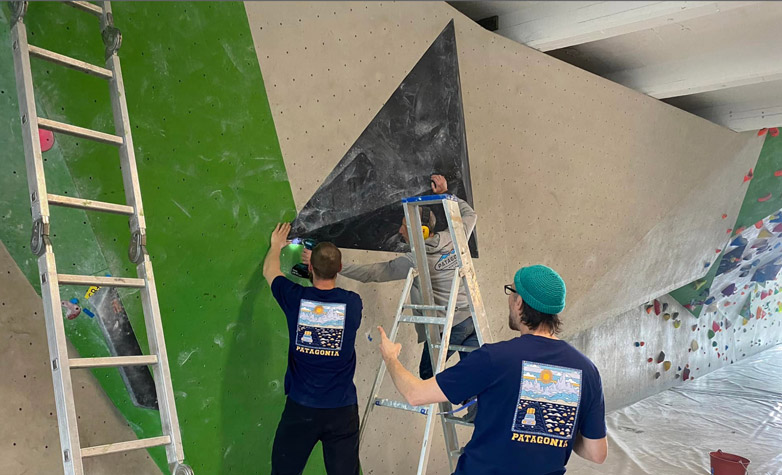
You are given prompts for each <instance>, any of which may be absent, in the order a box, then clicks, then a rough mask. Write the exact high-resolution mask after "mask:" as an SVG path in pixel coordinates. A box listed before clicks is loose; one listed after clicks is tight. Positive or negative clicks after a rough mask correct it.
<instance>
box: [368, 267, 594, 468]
mask: <svg viewBox="0 0 782 475" xmlns="http://www.w3.org/2000/svg"><path fill="white" fill-rule="evenodd" d="M505 293H506V294H508V296H509V297H508V310H509V312H508V324H509V326H510V328H511V329H512V330H517V331H519V332H520V333H521V335H520V336H518V337H516V338H513V339H512V340H508V341H503V342H499V343H494V344H486V345H483V346H482V347H481V348H479V349H477V350H475V351H473V352H472V353H470V354H469V356H467V357H466V358H464V359H462V360H461V361H460V362H459V363H458V364H457V365H455V366H453V367H451V368H448V369H446V370H445V371H443V372H441V373H439V374H437V375H435V377H434V378H430V379H427V380H425V381H424V380H421V379H418V378H416V377H415V376H413V374H412V373H410V372H409V371H407V370H406V369H405V368H404V367H403V366H402V365H401V364H400V363H399V360H398V355H399V352H400V350H401V348H402V346H401V345H400V344H399V343H393V342H391V341H390V340H389V339H388V338H387V337H386V334H385V332H384V331H383V329H382V328H380V327H379V329H380V334H381V342H380V351H381V353H382V354H383V359H384V360H385V362H386V367H387V368H388V371H389V373H390V374H391V377H392V378H393V380H394V384H395V385H396V387H397V389H398V390H399V392H400V393H402V395H403V396H404V397H405V399H406V400H407V402H408V403H409V404H412V405H416V406H418V405H426V404H431V403H435V402H445V401H446V400H447V401H451V402H452V403H458V402H460V401H465V400H468V399H470V398H471V397H473V396H477V397H478V411H477V417H476V418H475V430H474V431H473V435H472V439H470V442H469V443H468V444H467V445H466V446H465V447H464V452H463V453H462V455H461V457H460V458H459V462H458V464H457V466H456V471H455V472H454V474H455V475H468V474H469V475H474V474H509V475H510V474H525V475H561V474H564V473H565V465H566V464H567V462H568V460H569V458H570V454H571V452H572V451H575V452H576V453H577V454H578V455H580V456H581V457H583V458H585V459H587V460H590V461H592V462H595V463H603V462H604V461H605V458H606V453H607V448H608V447H607V443H606V426H605V402H604V399H603V386H602V382H601V380H600V374H599V372H598V371H597V368H596V367H595V365H594V364H593V363H592V362H591V361H590V360H589V359H588V358H587V357H586V356H584V355H583V354H582V353H580V352H579V351H578V350H576V349H575V348H573V347H572V346H570V345H569V344H568V343H567V342H565V341H562V340H560V339H559V338H557V334H558V333H559V331H560V329H561V326H562V322H561V320H560V318H559V313H561V312H562V310H564V308H565V295H566V293H567V292H566V289H565V282H564V281H563V280H562V278H561V277H560V276H559V274H557V273H556V272H555V271H554V270H553V269H551V268H549V267H546V266H542V265H535V266H530V267H522V268H521V269H519V270H518V271H517V272H516V274H515V276H514V278H513V283H512V284H508V285H506V286H505Z"/></svg>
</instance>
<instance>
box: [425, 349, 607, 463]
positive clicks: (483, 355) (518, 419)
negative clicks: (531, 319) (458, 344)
mask: <svg viewBox="0 0 782 475" xmlns="http://www.w3.org/2000/svg"><path fill="white" fill-rule="evenodd" d="M436 378H437V384H438V385H439V386H440V389H442V391H443V393H444V394H445V395H446V397H448V400H449V401H451V402H452V403H455V404H458V403H461V402H462V401H464V400H466V399H469V398H470V397H472V396H476V395H477V396H478V403H477V404H478V413H477V416H476V419H475V431H474V432H473V435H472V439H471V440H470V442H469V443H468V444H467V445H466V446H465V448H464V453H463V454H462V456H461V457H459V463H458V464H457V466H456V472H455V473H456V474H459V475H463V474H469V475H475V474H496V475H499V474H514V475H517V474H527V475H561V474H563V473H565V465H566V464H567V461H568V459H569V458H570V453H571V451H572V450H573V443H574V442H575V436H576V434H577V433H579V432H580V433H581V434H582V435H583V436H584V437H586V438H589V439H602V438H603V437H605V435H606V426H605V403H604V401H603V385H602V383H601V381H600V374H599V373H598V371H597V368H596V367H595V365H594V364H592V362H591V361H589V359H588V358H587V357H586V356H584V355H583V354H581V353H580V352H579V351H578V350H576V349H575V348H573V347H572V346H570V345H569V344H568V343H567V342H565V341H562V340H553V339H550V338H544V337H540V336H535V335H523V336H520V337H517V338H514V339H512V340H509V341H503V342H501V343H494V344H487V345H484V346H482V347H481V348H480V349H478V350H475V351H473V352H472V353H470V354H469V355H468V356H467V357H466V358H464V359H463V360H461V361H460V362H459V363H458V364H457V365H455V366H453V367H451V368H448V369H446V370H445V371H443V372H442V373H440V374H438V375H437V376H436Z"/></svg>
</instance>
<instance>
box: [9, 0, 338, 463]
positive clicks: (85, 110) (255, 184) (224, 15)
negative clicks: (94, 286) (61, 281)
mask: <svg viewBox="0 0 782 475" xmlns="http://www.w3.org/2000/svg"><path fill="white" fill-rule="evenodd" d="M2 8H3V10H2V11H3V13H2V14H1V15H2V17H1V18H0V38H1V39H2V40H0V43H1V44H2V47H1V48H0V144H1V145H0V163H2V165H0V240H2V241H3V243H4V244H5V246H6V247H7V248H8V251H9V253H10V254H11V255H12V256H13V258H14V260H15V261H16V262H17V263H18V265H19V267H20V268H21V270H22V272H23V273H24V275H26V276H27V278H28V279H29V280H30V281H31V282H32V283H33V285H34V286H36V288H37V278H36V276H37V266H36V263H35V260H34V259H33V258H32V255H31V254H30V252H29V242H28V241H29V232H30V224H31V223H30V214H29V202H28V200H27V184H26V179H25V174H24V156H23V149H22V142H21V130H20V126H19V112H18V106H17V100H16V90H15V86H14V74H13V61H12V58H11V48H10V41H9V29H8V19H7V10H5V8H6V7H5V5H4V6H3V7H2ZM114 15H115V22H116V25H117V27H118V28H120V30H122V33H123V46H122V48H121V50H120V58H121V60H122V66H123V73H124V79H125V85H126V92H127V100H128V106H129V109H130V118H131V125H132V130H133V134H134V142H135V146H136V158H137V161H138V167H139V175H140V181H141V190H142V195H143V198H144V205H145V213H146V217H147V223H148V236H149V241H148V242H149V246H148V247H149V251H150V253H151V255H152V259H153V263H154V266H155V271H156V278H157V283H158V291H159V298H160V304H161V312H162V315H163V326H164V329H165V333H166V337H167V338H166V340H167V346H168V351H169V356H170V360H171V363H172V367H171V372H172V377H173V383H174V390H175V395H176V399H177V407H178V410H179V418H180V422H181V425H182V436H183V442H184V449H185V454H186V457H187V461H188V462H189V463H190V464H191V465H192V466H193V467H194V468H195V470H196V473H239V474H245V473H257V472H268V470H269V460H270V455H269V454H270V452H271V442H272V436H273V433H274V428H275V427H276V425H277V421H278V420H279V414H280V412H281V410H282V405H283V401H284V396H283V391H282V378H283V375H284V370H285V365H286V361H287V358H286V353H285V351H286V348H287V334H286V330H285V325H284V323H283V316H282V313H281V312H280V311H279V309H278V307H277V305H276V303H275V302H274V300H273V298H272V296H271V294H270V292H269V291H268V287H267V286H266V284H265V283H264V282H263V278H262V276H261V271H260V264H261V261H262V259H263V256H264V254H265V252H266V249H267V246H268V236H269V230H270V229H271V228H272V226H273V224H274V223H276V222H277V221H281V220H285V219H287V220H290V219H291V218H293V216H294V212H295V210H294V207H293V200H292V198H291V194H290V185H289V184H288V181H287V176H286V172H285V167H284V164H283V162H282V158H281V154H280V150H279V146H278V143H277V137H276V134H275V131H274V126H273V122H272V117H271V114H270V111H269V106H268V102H267V99H266V94H265V90H264V85H263V79H262V77H261V73H260V69H259V67H258V62H257V58H256V55H255V51H254V48H253V42H252V37H251V35H250V31H249V28H248V24H247V17H246V14H245V11H244V8H243V6H242V5H241V4H238V3H231V2H228V3H222V2H221V3H218V2H196V3H180V2H152V3H141V2H139V3H135V2H134V3H122V2H118V3H116V4H114ZM26 22H27V24H28V29H29V31H30V43H31V44H35V45H38V46H40V47H43V48H47V49H50V50H53V51H56V52H59V53H62V54H66V55H69V56H72V57H76V58H79V59H82V60H85V61H89V62H91V63H93V64H98V65H102V63H103V45H102V42H101V40H100V33H99V30H98V24H97V21H96V19H95V18H93V17H91V16H89V15H86V14H84V13H82V12H79V11H76V10H74V9H72V8H69V7H68V6H65V5H62V4H55V3H48V4H44V3H33V4H31V5H30V8H29V13H28V17H27V21H26ZM32 61H33V75H34V78H35V84H36V88H37V90H36V93H37V103H38V110H39V114H40V115H41V116H43V117H49V118H51V119H55V120H60V121H64V122H68V123H73V124H76V125H79V126H84V127H90V128H94V129H97V130H101V131H104V132H110V133H113V131H114V126H113V123H112V117H111V108H110V104H109V95H108V87H107V86H106V84H104V83H103V82H102V81H101V80H99V79H96V78H93V77H90V76H85V75H82V74H80V73H78V72H75V71H71V70H66V69H63V68H60V67H57V66H54V65H50V64H48V63H44V62H42V61H40V60H37V59H33V60H32ZM43 157H44V159H45V160H46V164H45V165H46V167H47V182H48V183H47V184H48V187H49V191H50V192H52V193H59V194H67V195H70V196H82V197H90V198H95V199H99V200H104V201H109V202H123V192H122V183H121V175H120V171H119V169H118V167H119V162H118V154H117V152H116V150H115V149H113V148H112V147H110V146H105V145H99V144H91V143H88V142H87V141H83V140H77V139H73V138H69V137H65V136H62V135H57V136H56V137H55V144H54V147H53V148H52V150H50V151H48V152H45V153H44V155H43ZM52 232H53V236H52V238H53V241H54V246H55V250H56V253H57V265H58V268H59V269H60V270H61V271H62V272H68V273H75V274H78V273H83V274H97V275H103V274H104V273H111V274H113V275H130V276H135V273H134V272H133V268H132V267H131V266H130V265H129V262H128V259H127V245H128V241H129V234H128V227H127V220H126V219H124V218H122V217H116V216H105V215H98V214H94V213H91V214H89V215H87V214H85V213H83V212H80V211H75V210H69V209H60V208H55V209H53V210H52ZM85 290H86V289H84V288H66V287H63V288H61V293H62V297H63V298H71V297H76V298H80V299H82V302H83V296H84V293H85ZM121 296H122V301H123V304H124V305H125V307H126V309H127V311H128V314H129V315H130V318H131V322H132V324H133V326H134V329H135V332H136V335H137V336H138V337H139V339H140V342H141V345H142V348H143V349H144V350H146V349H147V345H146V338H145V334H146V332H145V327H144V323H143V320H142V318H141V312H140V305H139V301H138V296H137V294H136V293H134V292H122V293H121ZM12 304H14V305H18V303H16V302H12ZM28 318H31V319H34V324H35V325H38V326H39V329H40V330H42V329H43V326H44V323H43V320H42V317H41V315H37V316H33V315H28ZM66 326H67V333H68V336H69V339H70V341H71V342H72V343H73V344H74V345H75V347H76V348H77V349H78V351H79V353H80V354H81V355H83V356H106V355H108V349H107V348H106V346H105V344H104V343H103V336H102V335H101V332H100V330H99V329H98V326H97V323H96V322H95V321H94V320H92V319H90V318H89V317H87V316H85V315H84V314H82V315H80V316H79V317H78V318H76V319H75V320H72V321H66ZM0 334H1V336H2V339H3V340H5V339H6V338H10V337H11V336H12V335H13V334H12V333H11V330H10V329H9V328H8V327H7V326H5V325H2V326H0ZM46 354H47V352H46V348H45V346H41V345H38V346H35V347H31V348H30V349H29V352H26V353H25V354H24V356H25V357H26V358H31V359H32V360H34V361H38V360H40V359H41V358H46ZM93 374H94V377H95V378H97V380H98V381H99V382H100V384H101V386H102V387H103V389H104V390H105V392H106V394H107V395H108V396H109V398H110V399H111V401H112V402H114V404H116V407H117V408H118V409H119V411H120V412H121V413H122V414H123V415H124V416H125V417H126V418H127V420H128V421H129V423H130V425H131V427H132V429H133V431H134V432H135V433H136V434H137V435H138V436H139V437H150V436H155V435H159V434H160V424H159V422H158V414H157V412H156V411H149V410H143V409H138V408H136V407H134V406H133V405H132V404H131V403H130V400H129V398H128V396H127V393H126V391H125V387H124V385H123V384H122V381H121V379H120V377H119V376H118V373H117V372H116V371H115V370H101V371H96V372H94V373H93ZM85 375H86V373H85ZM40 377H41V378H45V377H48V375H43V374H42V375H41V376H40ZM13 381H16V380H15V379H14V380H13ZM2 388H3V389H2V392H1V393H0V394H2V395H3V397H2V399H4V400H7V397H6V391H8V390H11V389H12V388H13V389H15V390H19V391H22V390H24V388H25V386H18V387H17V386H16V385H14V384H9V385H3V386H2ZM24 396H25V397H27V398H29V400H28V401H29V403H30V410H35V408H36V407H44V406H45V405H46V404H48V403H51V401H53V394H52V392H51V389H48V390H45V389H41V390H40V391H37V392H35V393H32V392H25V393H24ZM92 405H93V404H91V403H90V402H89V400H87V403H86V404H81V405H80V406H78V409H79V411H80V415H81V417H82V420H84V419H89V418H90V417H98V418H100V417H102V416H101V415H100V414H101V413H100V411H95V410H93V409H95V408H93V407H91V406H92ZM46 407H48V406H46ZM25 410H27V409H25ZM47 414H48V412H47ZM100 420H103V419H100ZM47 423H48V424H51V425H53V424H54V420H53V419H51V420H49V419H47ZM84 427H85V428H87V427H91V426H87V425H86V424H85V426H84ZM16 430H18V431H19V432H20V433H22V434H24V433H25V432H24V431H23V430H22V428H21V427H16ZM109 435H111V434H109ZM114 435H116V437H117V438H116V439H114V440H105V439H102V440H95V439H99V437H92V438H90V439H88V440H87V442H89V443H93V444H94V443H102V442H111V441H117V440H121V439H122V438H129V435H128V434H124V436H122V435H120V434H114ZM112 437H113V435H112ZM3 440H4V441H5V440H6V439H5V438H4V439H3ZM31 440H33V439H31ZM9 442H10V441H9ZM5 449H6V447H5V446H3V452H2V453H3V457H2V458H4V459H5V454H6V452H5ZM39 449H40V448H38V447H36V450H39ZM55 452H56V451H55ZM37 453H40V454H41V457H44V455H43V454H44V452H40V450H39V452H37ZM151 455H152V458H153V459H154V460H155V461H156V462H158V464H159V465H160V466H161V467H163V466H164V465H165V456H164V454H163V453H162V451H161V450H153V451H151ZM58 460H59V458H58V456H57V453H52V454H50V455H49V458H47V459H46V461H41V465H35V464H36V463H37V461H30V460H28V461H27V462H28V463H29V464H30V465H27V466H26V468H29V469H30V470H31V472H35V473H50V472H53V471H54V470H50V469H48V468H46V467H53V466H56V465H57V463H58ZM311 465H312V467H311V469H310V471H309V472H308V473H322V471H323V469H322V461H319V460H317V459H315V460H313V463H312V464H311ZM150 470H152V471H154V469H150V465H149V464H147V466H146V468H144V469H139V470H138V471H137V472H135V473H151V471H150ZM0 471H2V472H3V473H16V472H14V471H10V472H8V471H5V470H0ZM103 473H108V472H105V471H104V472H103ZM112 473H114V472H112Z"/></svg>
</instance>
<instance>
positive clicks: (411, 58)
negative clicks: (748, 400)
mask: <svg viewBox="0 0 782 475" xmlns="http://www.w3.org/2000/svg"><path fill="white" fill-rule="evenodd" d="M245 8H246V9H247V14H248V18H249V22H250V29H251V31H252V35H253V39H254V42H255V48H256V52H257V55H258V59H259V62H260V65H261V69H262V70H263V72H264V78H265V84H266V89H267V92H268V94H269V101H270V105H271V110H272V114H273V116H274V121H275V124H276V129H277V133H278V136H279V138H280V146H281V149H282V152H283V156H284V159H285V165H286V169H287V171H288V175H289V177H290V180H291V189H292V192H293V197H294V200H295V202H296V207H297V209H301V208H302V207H304V206H305V204H306V203H307V202H308V201H310V199H311V198H312V197H314V196H317V194H318V192H319V189H320V188H321V187H323V186H327V185H329V186H330V184H331V182H330V181H329V182H325V180H326V179H327V177H329V176H331V175H330V173H332V172H331V171H332V170H338V168H336V167H338V164H339V163H341V162H342V163H344V162H343V160H344V158H346V157H348V153H349V151H350V150H353V149H354V148H353V147H354V143H355V142H356V141H357V140H359V139H360V137H362V134H363V133H364V131H365V129H367V128H368V127H370V124H372V123H373V120H374V119H375V118H376V117H380V116H384V115H383V114H380V112H381V111H382V110H383V108H384V106H385V105H386V104H387V103H389V102H390V101H389V98H393V97H395V96H394V94H395V92H396V91H397V89H398V88H399V87H400V84H405V83H404V80H405V78H406V77H407V75H408V73H410V72H411V71H413V70H414V68H415V67H416V65H417V64H419V62H420V60H421V58H422V57H423V56H424V54H425V52H426V51H427V49H428V48H430V46H431V45H432V44H433V42H435V41H436V39H437V38H438V37H439V35H441V34H442V32H443V31H444V29H446V28H447V25H448V23H449V22H450V21H451V20H454V26H455V39H456V46H457V51H458V65H459V76H460V77H459V79H460V87H461V95H462V100H463V108H464V120H465V130H466V142H467V154H468V155H469V173H470V181H471V187H472V197H473V202H474V207H475V209H476V211H477V213H478V215H479V219H478V227H477V233H478V242H479V244H478V247H479V251H480V258H479V259H478V260H477V261H476V266H477V270H478V277H479V282H480V285H481V290H482V294H483V299H484V302H485V303H486V305H487V309H488V313H489V315H490V318H491V321H492V330H493V331H494V334H495V337H497V338H507V337H509V336H511V333H510V332H509V331H508V330H507V329H506V328H505V326H506V318H507V317H506V315H507V313H506V312H507V309H506V297H505V296H504V295H503V293H502V287H503V284H506V283H508V282H509V281H510V279H511V275H512V273H513V272H514V271H515V270H516V268H518V267H519V266H522V265H527V264H533V263H544V264H547V265H549V266H551V267H553V268H555V269H557V270H558V271H559V272H560V273H561V274H562V275H563V277H564V278H565V280H566V282H567V284H568V309H566V311H565V313H564V319H565V322H566V332H567V334H568V335H574V334H576V333H577V332H579V331H581V330H584V329H587V328H590V327H593V326H595V325H596V324H598V323H599V322H601V321H605V319H607V318H610V317H613V316H617V315H619V314H621V313H623V312H626V311H630V310H632V309H633V308H638V307H639V306H640V305H642V304H644V303H646V302H648V301H650V300H651V299H652V298H654V297H657V296H659V295H662V294H664V293H665V292H668V291H670V290H672V289H674V288H676V287H678V286H681V285H682V284H684V283H687V282H691V281H692V280H694V279H696V278H699V277H700V276H701V274H702V273H703V269H704V267H703V262H704V261H705V260H710V261H713V260H714V259H715V258H716V255H715V252H714V249H716V248H718V247H720V246H721V245H722V244H723V241H724V237H725V229H724V222H723V220H722V218H721V216H722V214H725V213H727V214H730V215H734V216H735V215H736V214H737V213H738V211H739V207H740V205H741V201H742V198H743V196H744V194H745V192H746V191H747V185H746V183H745V182H743V181H742V180H738V181H736V180H735V177H736V176H737V175H740V176H743V174H744V173H746V171H747V170H748V169H749V168H751V167H752V166H754V164H755V162H756V160H757V157H758V153H759V151H760V147H761V145H762V139H760V138H758V137H757V136H755V134H736V133H733V132H731V131H729V130H727V129H724V128H721V127H718V126H716V125H714V124H711V123H709V122H707V121H704V120H701V119H699V118H697V117H694V116H692V115H689V114H687V113H684V112H682V111H680V110H678V109H675V108H672V107H670V106H668V105H666V104H663V103H660V102H659V101H656V100H654V99H651V98H649V97H646V96H643V95H641V94H638V93H636V92H633V91H631V90H629V89H626V88H624V87H622V86H619V85H616V84H613V83H611V82H609V81H606V80H603V79H600V78H597V77H595V76H593V75H591V74H589V73H587V72H584V71H581V70H579V69H576V68H574V67H572V66H569V65H567V64H564V63H561V62H559V61H557V60H556V59H553V58H551V57H548V56H546V55H544V54H542V53H539V52H537V51H533V50H531V49H528V48H526V47H524V46H522V45H519V44H517V43H514V42H512V41H510V40H507V39H503V38H500V37H498V36H496V35H493V34H491V33H489V32H487V31H485V30H483V29H481V28H480V27H478V26H476V25H475V24H474V23H473V22H471V21H470V20H468V19H466V18H464V17H462V16H461V15H460V14H459V13H457V12H456V11H454V10H453V9H452V8H450V7H449V6H448V5H446V4H443V3H385V2H382V3H381V2H378V3H368V4H354V3H314V4H299V3H270V2H263V3H254V2H247V3H246V4H245ZM403 89H404V87H403ZM410 97H411V101H412V100H415V99H414V97H415V96H414V95H413V94H411V95H410ZM387 101H389V102H387ZM384 117H385V116H384ZM411 127H412V125H411ZM437 171H438V170H436V169H435V167H432V169H431V172H437ZM373 180H374V181H372V182H371V183H372V184H377V186H384V185H385V183H384V181H383V180H384V178H383V176H376V177H374V178H373ZM424 183H425V182H424ZM364 186H367V184H366V183H365V184H364ZM350 191H353V189H349V188H348V189H346V193H349V192H350ZM360 196H361V195H360V194H359V195H357V198H356V200H355V201H359V200H360ZM486 243H488V244H486ZM392 256H393V254H387V253H381V252H366V251H346V252H345V253H344V258H345V260H346V261H348V262H356V263H368V262H375V261H380V260H383V259H388V258H390V257H392ZM340 285H343V286H345V287H348V288H351V289H356V290H358V291H359V292H360V293H361V294H362V296H363V297H364V303H365V323H364V326H363V327H362V330H361V331H362V332H364V333H365V337H366V338H364V339H363V340H360V341H359V343H358V348H357V351H358V358H359V361H360V362H361V363H360V364H359V367H358V370H357V377H356V380H357V384H358V387H359V397H360V399H362V400H364V401H366V398H367V396H368V394H367V393H368V391H369V389H370V386H371V382H372V380H373V377H374V374H375V371H376V370H377V366H378V364H379V357H378V355H377V350H376V341H374V342H370V341H369V339H370V338H372V337H373V334H375V331H374V329H373V328H374V326H375V325H377V324H383V325H385V326H389V325H390V324H391V321H392V319H393V313H392V312H393V310H390V309H393V308H394V307H395V304H396V302H397V300H398V296H399V290H400V287H401V285H399V284H396V285H393V284H380V285H378V284H375V285H356V284H354V283H351V282H349V281H347V280H344V281H341V282H340ZM367 333H368V334H367ZM375 336H376V334H375ZM404 338H406V339H404V342H403V343H404V344H405V349H403V359H404V361H403V363H405V364H406V366H407V367H408V368H413V367H414V366H415V365H417V361H418V354H420V349H419V348H417V347H415V344H414V338H413V336H412V332H409V333H408V334H407V335H406V336H405V337H404ZM644 363H645V361H644ZM645 364H646V363H645ZM671 365H673V363H671ZM675 369H676V368H674V370H675ZM381 394H383V395H388V397H392V396H394V394H395V392H394V391H393V390H392V389H389V388H385V390H384V392H382V393H381ZM394 397H398V396H394ZM373 417H375V419H373V421H372V422H371V423H370V427H369V433H368V434H367V440H365V443H364V444H363V445H362V450H363V453H364V456H363V461H364V469H365V470H367V471H371V472H372V473H409V472H410V471H412V470H413V468H412V467H413V465H414V464H415V456H414V454H415V453H416V451H417V447H418V444H419V443H420V435H421V433H422V418H419V417H417V416H416V415H412V414H399V413H398V412H394V413H393V414H390V413H389V412H381V411H376V412H375V416H373ZM437 431H438V436H436V437H435V439H434V440H435V442H434V444H435V445H434V446H433V448H432V460H431V464H430V467H431V469H432V470H433V471H435V472H438V473H439V472H445V471H446V470H447V468H445V464H447V462H446V460H445V457H444V454H443V446H442V442H441V439H440V437H439V428H438V429H437Z"/></svg>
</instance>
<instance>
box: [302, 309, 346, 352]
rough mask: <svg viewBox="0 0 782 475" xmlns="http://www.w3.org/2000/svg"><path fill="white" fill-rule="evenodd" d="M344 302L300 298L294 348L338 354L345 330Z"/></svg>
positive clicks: (303, 350)
mask: <svg viewBox="0 0 782 475" xmlns="http://www.w3.org/2000/svg"><path fill="white" fill-rule="evenodd" d="M345 308H346V305H345V304H344V303H324V302H314V301H312V300H304V299H302V301H301V304H300V305H299V320H298V323H297V325H296V350H297V351H300V352H302V353H307V354H313V355H321V356H339V350H341V349H342V335H343V333H344V332H345Z"/></svg>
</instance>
